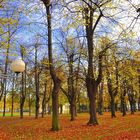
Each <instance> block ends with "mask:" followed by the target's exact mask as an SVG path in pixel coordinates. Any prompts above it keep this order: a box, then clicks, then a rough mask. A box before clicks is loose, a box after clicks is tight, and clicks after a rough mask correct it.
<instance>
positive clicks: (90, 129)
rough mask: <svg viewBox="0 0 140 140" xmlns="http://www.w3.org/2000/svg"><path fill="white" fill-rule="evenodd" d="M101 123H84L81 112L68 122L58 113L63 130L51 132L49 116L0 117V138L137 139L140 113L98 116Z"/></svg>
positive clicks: (55, 139) (27, 139) (67, 118)
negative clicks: (93, 124) (114, 116)
mask: <svg viewBox="0 0 140 140" xmlns="http://www.w3.org/2000/svg"><path fill="white" fill-rule="evenodd" d="M98 118H99V123H100V125H97V126H87V125H85V124H86V122H87V120H88V115H87V114H81V115H79V117H78V118H77V120H76V121H74V122H70V121H69V117H68V116H61V117H60V121H61V126H62V129H61V130H60V131H59V132H52V131H50V128H51V119H50V116H47V117H45V118H39V119H38V120H37V119H34V118H33V117H25V118H24V119H23V120H21V119H20V118H18V117H13V118H10V117H7V118H0V139H1V140H13V139H16V140H20V139H23V140H124V139H125V140H139V139H140V113H136V114H135V115H127V116H125V117H122V116H121V114H120V113H118V114H117V118H115V119H111V118H110V114H109V113H105V115H103V116H98Z"/></svg>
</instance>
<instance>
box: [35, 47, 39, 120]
mask: <svg viewBox="0 0 140 140" xmlns="http://www.w3.org/2000/svg"><path fill="white" fill-rule="evenodd" d="M37 47H38V45H37V44H36V45H35V96H36V101H35V118H36V119H38V116H39V72H38V71H39V70H38V64H37V61H38V60H37V59H38V57H37Z"/></svg>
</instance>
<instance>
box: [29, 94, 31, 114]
mask: <svg viewBox="0 0 140 140" xmlns="http://www.w3.org/2000/svg"><path fill="white" fill-rule="evenodd" d="M29 116H31V96H30V94H29Z"/></svg>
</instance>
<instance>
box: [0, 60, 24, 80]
mask: <svg viewBox="0 0 140 140" xmlns="http://www.w3.org/2000/svg"><path fill="white" fill-rule="evenodd" d="M11 70H12V71H13V72H15V73H16V74H17V75H18V74H19V73H22V72H23V71H24V70H25V63H24V61H23V60H22V59H21V58H18V59H15V60H14V61H13V62H12V63H11ZM10 77H13V76H11V75H8V74H4V73H0V78H3V79H5V78H10Z"/></svg>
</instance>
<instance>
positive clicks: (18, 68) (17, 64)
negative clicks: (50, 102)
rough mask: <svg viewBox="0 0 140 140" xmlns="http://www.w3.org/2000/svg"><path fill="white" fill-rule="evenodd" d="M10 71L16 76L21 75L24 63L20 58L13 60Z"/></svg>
mask: <svg viewBox="0 0 140 140" xmlns="http://www.w3.org/2000/svg"><path fill="white" fill-rule="evenodd" d="M11 70H12V71H13V72H15V73H16V74H19V73H22V72H23V71H24V70H25V63H24V61H23V60H22V59H21V58H18V59H15V60H14V61H13V62H12V63H11Z"/></svg>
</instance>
